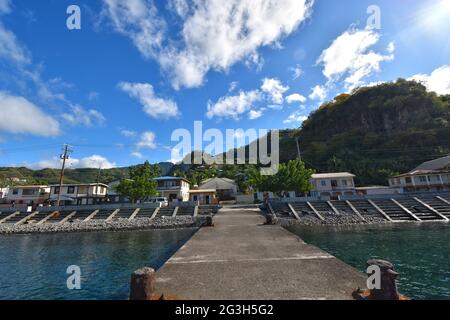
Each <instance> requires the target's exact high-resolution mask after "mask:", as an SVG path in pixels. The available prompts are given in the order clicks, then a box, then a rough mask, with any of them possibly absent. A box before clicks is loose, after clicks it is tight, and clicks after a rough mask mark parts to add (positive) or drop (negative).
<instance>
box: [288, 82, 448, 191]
mask: <svg viewBox="0 0 450 320" xmlns="http://www.w3.org/2000/svg"><path fill="white" fill-rule="evenodd" d="M449 101H450V99H449V96H437V95H436V94H435V93H430V92H427V91H426V89H425V87H424V86H422V85H421V84H419V83H416V82H412V81H405V80H398V81H397V82H395V83H386V84H382V85H378V86H375V87H366V88H360V89H358V90H356V91H355V92H353V93H352V94H343V95H340V96H338V97H336V98H335V100H334V101H332V102H329V103H326V104H324V105H323V106H321V107H320V108H319V109H318V110H317V111H316V112H314V113H313V114H311V116H310V117H309V119H308V120H307V121H305V122H304V124H303V126H302V128H301V130H300V132H299V133H298V135H297V136H298V137H299V138H300V146H301V149H302V154H303V157H304V159H305V160H306V162H307V164H308V165H310V166H312V167H314V168H315V169H317V170H318V171H341V170H344V171H352V172H353V173H355V174H357V175H358V176H359V178H358V179H357V181H358V182H359V183H360V184H386V183H387V181H386V179H387V177H388V176H390V175H392V174H396V173H399V172H404V171H408V170H410V169H411V168H413V167H415V166H416V165H418V164H420V163H421V162H423V161H427V160H431V159H434V158H437V157H440V156H443V155H447V154H448V153H450V104H449ZM283 152H292V150H290V151H287V150H284V151H283Z"/></svg>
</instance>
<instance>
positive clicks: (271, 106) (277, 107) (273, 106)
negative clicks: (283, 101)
mask: <svg viewBox="0 0 450 320" xmlns="http://www.w3.org/2000/svg"><path fill="white" fill-rule="evenodd" d="M267 108H269V109H272V110H282V109H283V105H280V104H270V105H268V106H267Z"/></svg>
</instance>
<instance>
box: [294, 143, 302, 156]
mask: <svg viewBox="0 0 450 320" xmlns="http://www.w3.org/2000/svg"><path fill="white" fill-rule="evenodd" d="M295 142H296V143H297V154H298V160H300V161H301V160H302V154H301V152H300V144H299V143H298V137H296V138H295Z"/></svg>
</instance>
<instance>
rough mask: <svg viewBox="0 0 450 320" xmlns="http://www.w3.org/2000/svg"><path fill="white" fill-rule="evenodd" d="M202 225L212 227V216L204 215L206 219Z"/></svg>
mask: <svg viewBox="0 0 450 320" xmlns="http://www.w3.org/2000/svg"><path fill="white" fill-rule="evenodd" d="M203 226H204V227H214V221H213V216H212V215H209V216H207V217H206V221H205V223H204V224H203Z"/></svg>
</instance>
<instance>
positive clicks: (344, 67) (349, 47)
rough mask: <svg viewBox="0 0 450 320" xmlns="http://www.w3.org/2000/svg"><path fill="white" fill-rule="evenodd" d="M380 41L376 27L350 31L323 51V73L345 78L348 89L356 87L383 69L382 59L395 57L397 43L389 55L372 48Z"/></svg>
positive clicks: (319, 60) (386, 59)
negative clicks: (381, 65)
mask: <svg viewBox="0 0 450 320" xmlns="http://www.w3.org/2000/svg"><path fill="white" fill-rule="evenodd" d="M379 40H380V35H379V34H378V33H376V31H375V30H373V29H365V30H348V31H346V32H344V33H343V34H341V35H340V36H339V37H337V38H336V39H335V40H334V41H333V43H332V44H331V46H330V47H329V48H328V49H326V50H324V51H323V52H322V54H321V56H320V57H319V59H318V61H317V63H321V64H323V66H324V69H323V74H324V76H325V77H327V79H328V80H329V81H338V80H340V79H341V78H342V77H343V78H344V82H345V85H346V87H347V88H349V89H352V88H355V87H356V86H359V85H361V84H362V83H363V79H364V78H367V77H369V76H370V75H372V74H373V73H374V72H378V71H380V64H381V62H383V61H391V60H393V59H394V55H393V51H394V50H395V46H394V43H391V44H390V45H389V47H388V51H389V50H392V51H391V52H389V54H388V55H383V54H380V53H376V52H374V51H369V48H370V47H372V46H373V45H375V44H377V43H378V41H379Z"/></svg>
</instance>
